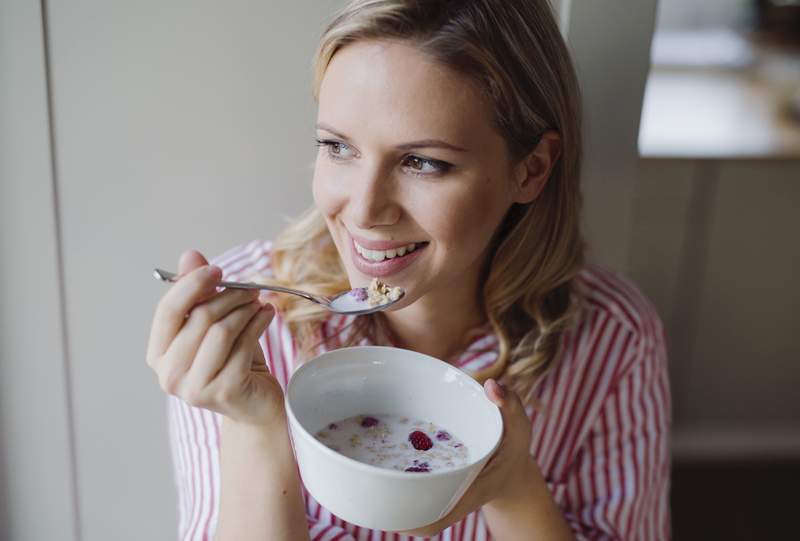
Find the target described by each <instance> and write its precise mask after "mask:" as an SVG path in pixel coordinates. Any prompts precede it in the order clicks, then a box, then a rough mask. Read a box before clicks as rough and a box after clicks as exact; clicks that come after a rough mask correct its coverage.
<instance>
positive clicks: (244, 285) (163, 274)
mask: <svg viewBox="0 0 800 541" xmlns="http://www.w3.org/2000/svg"><path fill="white" fill-rule="evenodd" d="M153 276H154V277H155V278H157V279H158V280H161V281H163V282H177V281H178V275H177V274H175V273H174V272H169V271H165V270H163V269H155V270H154V271H153ZM219 287H230V288H234V289H262V290H265V291H275V292H278V293H288V294H290V295H297V296H298V297H303V298H304V299H307V300H309V301H311V302H315V303H317V304H322V305H324V306H328V305H329V304H330V301H329V300H328V299H326V298H325V297H320V296H317V295H312V294H311V293H306V292H305V291H300V290H298V289H291V288H288V287H281V286H268V285H264V284H256V283H255V282H220V283H219Z"/></svg>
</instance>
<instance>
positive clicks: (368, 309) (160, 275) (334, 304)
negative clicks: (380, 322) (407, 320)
mask: <svg viewBox="0 0 800 541" xmlns="http://www.w3.org/2000/svg"><path fill="white" fill-rule="evenodd" d="M153 276H154V277H155V278H156V279H157V280H161V281H162V282H177V281H178V280H179V279H180V276H179V275H177V274H175V273H174V272H170V271H166V270H163V269H155V270H154V271H153ZM219 287H225V288H234V289H261V290H264V291H274V292H276V293H288V294H289V295H297V296H298V297H303V298H304V299H306V300H308V301H311V302H314V303H317V304H319V305H321V306H324V307H325V308H327V309H328V310H330V311H331V312H335V313H337V314H344V315H351V316H360V315H365V314H371V313H373V312H379V311H381V310H386V309H387V308H388V307H390V306H391V305H393V304H394V303H396V302H397V301H399V300H400V299H402V298H403V297H404V296H405V291H403V290H400V295H399V296H398V297H397V298H396V299H394V300H390V299H386V302H383V303H381V304H370V303H369V301H368V300H367V299H364V300H360V299H359V298H358V297H357V296H356V295H354V292H355V291H356V290H355V289H351V290H349V291H342V292H341V293H338V294H337V295H334V296H332V297H324V296H322V295H315V294H313V293H308V292H306V291H300V290H299V289H291V288H288V287H281V286H271V285H265V284H257V283H255V282H225V281H223V282H220V283H219ZM357 289H359V290H360V289H362V288H357ZM361 296H363V295H361Z"/></svg>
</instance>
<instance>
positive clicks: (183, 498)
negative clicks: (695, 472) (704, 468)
mask: <svg viewBox="0 0 800 541" xmlns="http://www.w3.org/2000/svg"><path fill="white" fill-rule="evenodd" d="M269 261H270V243H269V242H265V241H253V242H250V243H248V244H245V245H241V246H238V247H236V248H234V249H232V250H229V251H228V252H226V253H224V254H223V255H221V256H220V257H218V258H216V259H215V260H213V261H212V263H213V264H216V265H219V266H220V267H221V268H222V269H223V274H224V276H225V278H226V279H231V280H236V279H242V278H249V277H250V276H252V274H253V273H256V272H258V273H262V274H268V273H269ZM578 279H579V280H580V282H581V283H582V285H583V287H584V290H585V294H586V303H585V308H584V310H583V313H582V316H581V318H580V322H579V324H578V325H577V327H576V328H575V329H574V330H572V331H570V332H567V333H565V334H564V337H563V340H564V349H563V356H562V358H561V359H560V361H559V363H558V364H557V365H556V366H555V368H554V369H553V370H552V371H551V372H550V373H549V374H548V375H547V376H546V377H545V378H544V379H543V380H542V382H541V384H540V385H539V386H538V387H537V392H536V394H535V395H534V396H535V398H536V399H537V400H538V401H539V403H541V404H543V405H544V409H542V408H539V409H537V410H534V409H533V408H531V407H528V408H526V411H527V413H528V416H529V418H530V420H531V423H532V425H533V437H532V440H531V447H530V449H531V454H532V455H533V456H534V457H535V459H536V461H537V462H538V464H539V467H540V469H541V471H542V473H543V474H544V476H545V479H546V480H547V484H548V487H549V488H550V491H551V494H552V496H553V498H554V499H555V501H556V502H557V504H558V505H559V506H560V507H561V509H562V511H563V513H564V516H565V517H566V519H567V521H568V523H569V525H570V526H571V528H572V530H573V532H574V534H575V536H576V538H578V539H625V540H627V539H637V540H640V539H641V540H663V539H669V538H670V535H671V530H670V514H669V498H668V496H669V479H670V456H669V449H668V436H669V426H670V393H669V383H668V379H667V364H666V363H667V360H666V349H665V345H664V336H663V331H662V327H661V322H660V321H659V319H658V316H657V315H656V313H655V311H654V309H653V307H652V306H651V305H650V303H649V302H648V301H647V300H646V299H645V298H644V297H643V295H642V294H641V293H640V292H639V291H638V290H637V289H636V288H635V287H634V286H632V285H631V284H630V283H628V282H626V281H623V280H622V279H620V278H619V277H617V276H615V275H613V274H611V273H609V272H607V271H604V270H601V269H598V268H595V267H587V268H586V269H584V270H583V271H581V273H580V274H579V277H578ZM351 321H352V316H350V317H343V316H339V315H334V316H332V317H330V318H329V319H328V320H327V321H326V322H325V323H324V328H323V331H324V332H325V335H326V336H333V335H336V334H337V333H338V332H340V331H341V330H342V329H345V328H346V327H347V325H348V323H350V322H351ZM496 344H497V339H496V337H495V336H494V335H492V334H488V335H486V336H482V337H478V338H477V339H475V341H474V342H473V343H472V345H471V346H470V347H469V348H468V349H467V350H466V351H465V352H464V353H463V354H462V355H461V356H460V358H459V359H458V360H457V361H456V362H455V363H454V364H456V365H457V366H458V367H459V368H461V369H462V370H465V371H467V372H471V373H473V372H475V371H477V370H479V369H482V368H485V367H487V366H489V364H490V363H492V362H494V361H495V359H496V358H497V353H496V348H495V347H493V346H496ZM261 346H262V348H263V349H264V352H265V357H266V359H267V362H268V364H269V369H270V370H271V372H272V374H274V375H275V377H276V378H277V379H278V381H279V382H280V383H281V385H282V386H283V387H284V389H285V388H286V383H287V382H288V380H289V377H290V376H291V373H292V371H293V370H294V369H295V368H296V367H297V365H296V349H295V344H294V341H293V340H292V336H291V334H290V333H289V331H288V327H287V326H286V324H285V323H284V322H283V321H282V320H281V317H280V314H278V315H276V316H275V318H274V320H273V322H272V323H271V324H270V326H269V327H268V329H267V331H266V332H265V333H264V335H263V336H262V337H261ZM487 350H488V351H487ZM168 415H169V429H170V430H169V431H170V444H171V449H172V456H173V463H174V466H175V481H176V484H177V490H178V502H179V505H178V507H179V526H178V529H179V538H180V539H182V540H200V539H202V540H206V539H211V538H213V534H214V531H215V528H216V523H217V516H218V509H219V483H220V475H219V439H220V421H221V417H220V416H219V415H218V414H216V413H213V412H210V411H208V410H204V409H198V408H194V407H191V406H189V405H187V404H186V403H185V402H183V401H182V400H180V399H178V398H175V397H173V396H170V397H169V399H168ZM303 497H304V500H305V504H306V515H307V518H308V527H309V533H310V537H311V539H312V540H315V541H316V540H319V541H367V540H370V541H395V540H401V539H402V540H406V539H421V538H411V537H408V536H402V535H399V534H395V533H391V532H382V531H378V530H369V529H366V528H359V527H358V526H355V525H353V524H349V523H347V522H345V521H343V520H342V519H340V518H338V517H336V516H334V515H332V514H331V513H330V512H329V511H328V510H327V509H325V508H324V507H322V506H320V505H319V504H318V503H317V502H316V501H315V500H314V498H313V497H312V496H311V495H310V494H308V492H307V491H306V490H305V488H304V489H303ZM490 538H491V537H490V532H489V529H488V526H487V522H486V520H485V519H484V517H483V514H482V513H481V511H480V510H478V511H475V512H473V513H471V514H470V515H468V516H466V517H465V518H464V519H462V520H461V521H459V522H457V523H455V524H453V525H451V526H450V527H448V528H447V529H445V530H443V531H442V532H441V533H440V534H439V535H437V536H435V537H433V538H430V539H434V540H437V541H438V540H442V541H445V540H447V541H483V540H488V539H490ZM265 541H268V540H265Z"/></svg>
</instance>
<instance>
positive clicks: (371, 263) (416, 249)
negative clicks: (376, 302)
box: [351, 237, 429, 277]
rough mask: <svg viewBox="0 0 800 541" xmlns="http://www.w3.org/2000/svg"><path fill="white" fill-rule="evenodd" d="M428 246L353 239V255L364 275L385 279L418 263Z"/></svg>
mask: <svg viewBox="0 0 800 541" xmlns="http://www.w3.org/2000/svg"><path fill="white" fill-rule="evenodd" d="M365 244H366V245H367V246H365ZM428 244H429V242H409V243H406V244H400V243H396V242H395V243H390V242H385V241H366V240H361V242H359V241H357V240H356V239H354V238H352V237H351V246H352V248H353V249H352V250H351V255H352V260H353V264H354V265H355V267H356V268H357V269H358V270H359V271H361V272H362V273H364V274H366V275H368V276H375V277H385V276H390V275H392V274H396V273H398V272H400V271H401V270H403V269H405V268H406V267H408V266H409V265H410V264H411V263H413V262H414V261H416V260H417V259H418V258H419V256H420V255H421V254H422V252H424V251H425V248H426V247H427V246H428ZM378 248H382V249H378Z"/></svg>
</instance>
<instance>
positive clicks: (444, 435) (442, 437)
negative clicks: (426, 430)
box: [436, 430, 450, 441]
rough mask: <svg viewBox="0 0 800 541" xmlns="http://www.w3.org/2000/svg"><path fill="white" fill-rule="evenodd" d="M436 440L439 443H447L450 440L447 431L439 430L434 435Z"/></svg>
mask: <svg viewBox="0 0 800 541" xmlns="http://www.w3.org/2000/svg"><path fill="white" fill-rule="evenodd" d="M436 439H437V440H439V441H448V440H449V439H450V434H449V433H448V432H447V430H440V431H439V432H437V433H436Z"/></svg>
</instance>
